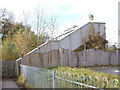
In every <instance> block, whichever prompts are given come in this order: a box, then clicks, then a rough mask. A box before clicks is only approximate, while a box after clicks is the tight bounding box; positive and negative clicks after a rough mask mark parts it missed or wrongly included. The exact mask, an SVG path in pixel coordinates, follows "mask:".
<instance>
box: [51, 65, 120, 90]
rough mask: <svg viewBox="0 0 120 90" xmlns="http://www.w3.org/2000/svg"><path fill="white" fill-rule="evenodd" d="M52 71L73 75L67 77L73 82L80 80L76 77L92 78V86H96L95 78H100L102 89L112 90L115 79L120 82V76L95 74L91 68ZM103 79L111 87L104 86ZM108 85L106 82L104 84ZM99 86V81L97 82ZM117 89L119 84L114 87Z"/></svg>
mask: <svg viewBox="0 0 120 90" xmlns="http://www.w3.org/2000/svg"><path fill="white" fill-rule="evenodd" d="M51 69H52V70H56V71H60V72H66V73H69V74H71V76H68V75H66V76H65V78H68V79H69V78H70V77H71V78H72V80H74V81H77V80H78V79H76V76H77V75H79V76H82V75H84V76H85V77H88V76H90V77H91V78H92V85H93V86H94V83H93V82H95V77H98V78H99V80H100V82H99V84H100V87H101V88H112V83H113V80H114V79H118V80H120V76H118V75H112V74H108V73H100V72H95V71H92V70H90V69H89V68H71V67H66V66H58V67H54V68H51ZM72 74H74V76H72ZM103 78H106V79H107V80H108V83H109V85H108V86H107V85H104V86H103ZM104 83H106V82H104ZM96 84H97V81H96ZM114 87H115V88H118V84H116V85H115V86H114Z"/></svg>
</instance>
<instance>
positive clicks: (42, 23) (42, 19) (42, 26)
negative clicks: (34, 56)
mask: <svg viewBox="0 0 120 90" xmlns="http://www.w3.org/2000/svg"><path fill="white" fill-rule="evenodd" d="M35 17H36V30H37V36H38V42H40V43H37V44H38V45H39V44H41V43H42V42H43V39H40V36H43V35H44V33H45V30H46V28H47V21H46V16H45V13H44V10H43V9H41V8H36V9H35Z"/></svg>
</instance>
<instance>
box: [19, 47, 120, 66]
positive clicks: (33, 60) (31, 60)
mask: <svg viewBox="0 0 120 90" xmlns="http://www.w3.org/2000/svg"><path fill="white" fill-rule="evenodd" d="M118 56H119V55H118V50H116V51H114V52H105V51H102V50H95V49H89V50H86V51H82V52H72V51H70V50H68V49H57V50H53V51H50V52H46V53H31V54H29V55H27V56H24V57H23V58H22V60H21V63H22V64H24V65H30V66H36V67H45V68H48V67H54V66H58V65H62V66H70V67H77V66H102V65H118Z"/></svg>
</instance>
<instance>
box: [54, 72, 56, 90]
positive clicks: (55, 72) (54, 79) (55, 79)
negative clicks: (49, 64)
mask: <svg viewBox="0 0 120 90" xmlns="http://www.w3.org/2000/svg"><path fill="white" fill-rule="evenodd" d="M55 76H56V71H55V70H53V90H55V88H56V78H55Z"/></svg>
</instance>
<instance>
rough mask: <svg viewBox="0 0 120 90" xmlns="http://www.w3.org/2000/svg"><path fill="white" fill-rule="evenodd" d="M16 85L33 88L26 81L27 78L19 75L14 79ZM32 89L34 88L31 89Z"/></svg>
mask: <svg viewBox="0 0 120 90" xmlns="http://www.w3.org/2000/svg"><path fill="white" fill-rule="evenodd" d="M16 83H17V85H18V86H19V87H22V88H28V89H29V88H35V87H34V86H33V85H32V84H31V83H29V82H28V81H27V79H26V78H25V77H24V76H23V75H20V76H19V77H18V79H17V81H16ZM33 90H34V89H33Z"/></svg>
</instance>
